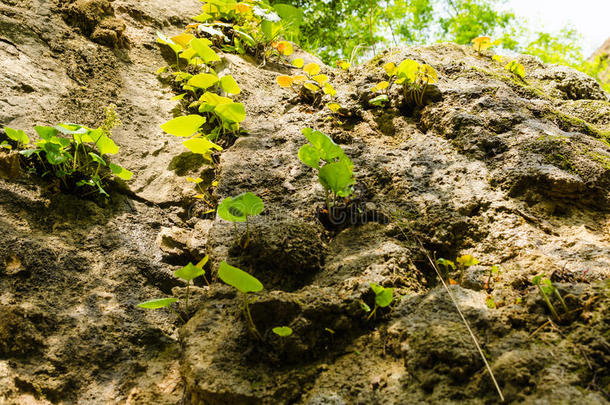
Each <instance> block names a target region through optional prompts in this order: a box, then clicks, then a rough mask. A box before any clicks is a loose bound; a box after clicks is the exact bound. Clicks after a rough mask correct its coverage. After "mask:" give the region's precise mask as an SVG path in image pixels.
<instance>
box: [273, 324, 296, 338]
mask: <svg viewBox="0 0 610 405" xmlns="http://www.w3.org/2000/svg"><path fill="white" fill-rule="evenodd" d="M272 331H273V333H275V334H276V335H278V336H279V337H288V336H290V335H292V329H291V328H289V327H288V326H276V327H275V328H273V329H272Z"/></svg>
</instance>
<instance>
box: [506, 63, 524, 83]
mask: <svg viewBox="0 0 610 405" xmlns="http://www.w3.org/2000/svg"><path fill="white" fill-rule="evenodd" d="M504 68H505V69H506V70H508V71H509V72H511V73H512V74H514V75H515V76H517V77H518V78H520V79H522V80H523V79H524V78H525V67H524V66H523V65H522V64H520V63H519V62H517V61H516V60H511V61H510V62H508V63H507V64H506V66H505V67H504Z"/></svg>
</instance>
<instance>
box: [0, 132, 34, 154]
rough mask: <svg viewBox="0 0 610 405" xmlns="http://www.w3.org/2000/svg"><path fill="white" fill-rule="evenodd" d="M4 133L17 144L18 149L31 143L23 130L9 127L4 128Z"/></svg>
mask: <svg viewBox="0 0 610 405" xmlns="http://www.w3.org/2000/svg"><path fill="white" fill-rule="evenodd" d="M4 132H5V133H6V136H8V137H9V139H12V140H13V141H15V142H17V149H21V148H23V147H24V146H25V145H28V144H29V143H30V138H29V137H28V136H27V135H26V133H25V132H24V131H23V130H22V129H18V130H17V129H13V128H9V127H4Z"/></svg>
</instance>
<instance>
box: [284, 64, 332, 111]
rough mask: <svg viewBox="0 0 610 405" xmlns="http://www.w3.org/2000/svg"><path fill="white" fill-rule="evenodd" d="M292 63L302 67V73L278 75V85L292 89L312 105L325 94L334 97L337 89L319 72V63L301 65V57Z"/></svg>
mask: <svg viewBox="0 0 610 405" xmlns="http://www.w3.org/2000/svg"><path fill="white" fill-rule="evenodd" d="M292 64H293V65H294V66H295V67H298V68H301V69H303V73H304V74H302V75H294V76H286V75H282V76H278V77H277V84H278V85H279V86H280V87H284V88H290V89H292V90H293V91H294V92H295V93H296V94H298V95H299V96H300V97H301V98H303V99H305V100H308V101H310V102H311V104H313V105H316V104H318V103H319V102H320V101H321V100H322V97H324V95H325V94H327V95H329V96H330V98H331V99H333V98H334V97H335V95H336V94H337V91H336V90H335V88H334V87H333V86H332V85H331V84H330V83H329V79H328V76H327V75H325V74H320V65H318V64H317V63H308V64H306V65H303V60H302V59H295V60H293V61H292Z"/></svg>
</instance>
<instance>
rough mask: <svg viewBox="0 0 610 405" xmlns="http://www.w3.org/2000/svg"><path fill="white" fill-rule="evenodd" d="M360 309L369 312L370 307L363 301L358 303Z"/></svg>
mask: <svg viewBox="0 0 610 405" xmlns="http://www.w3.org/2000/svg"><path fill="white" fill-rule="evenodd" d="M360 308H362V310H363V311H364V312H371V307H369V306H368V305H367V303H366V302H364V301H360Z"/></svg>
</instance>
